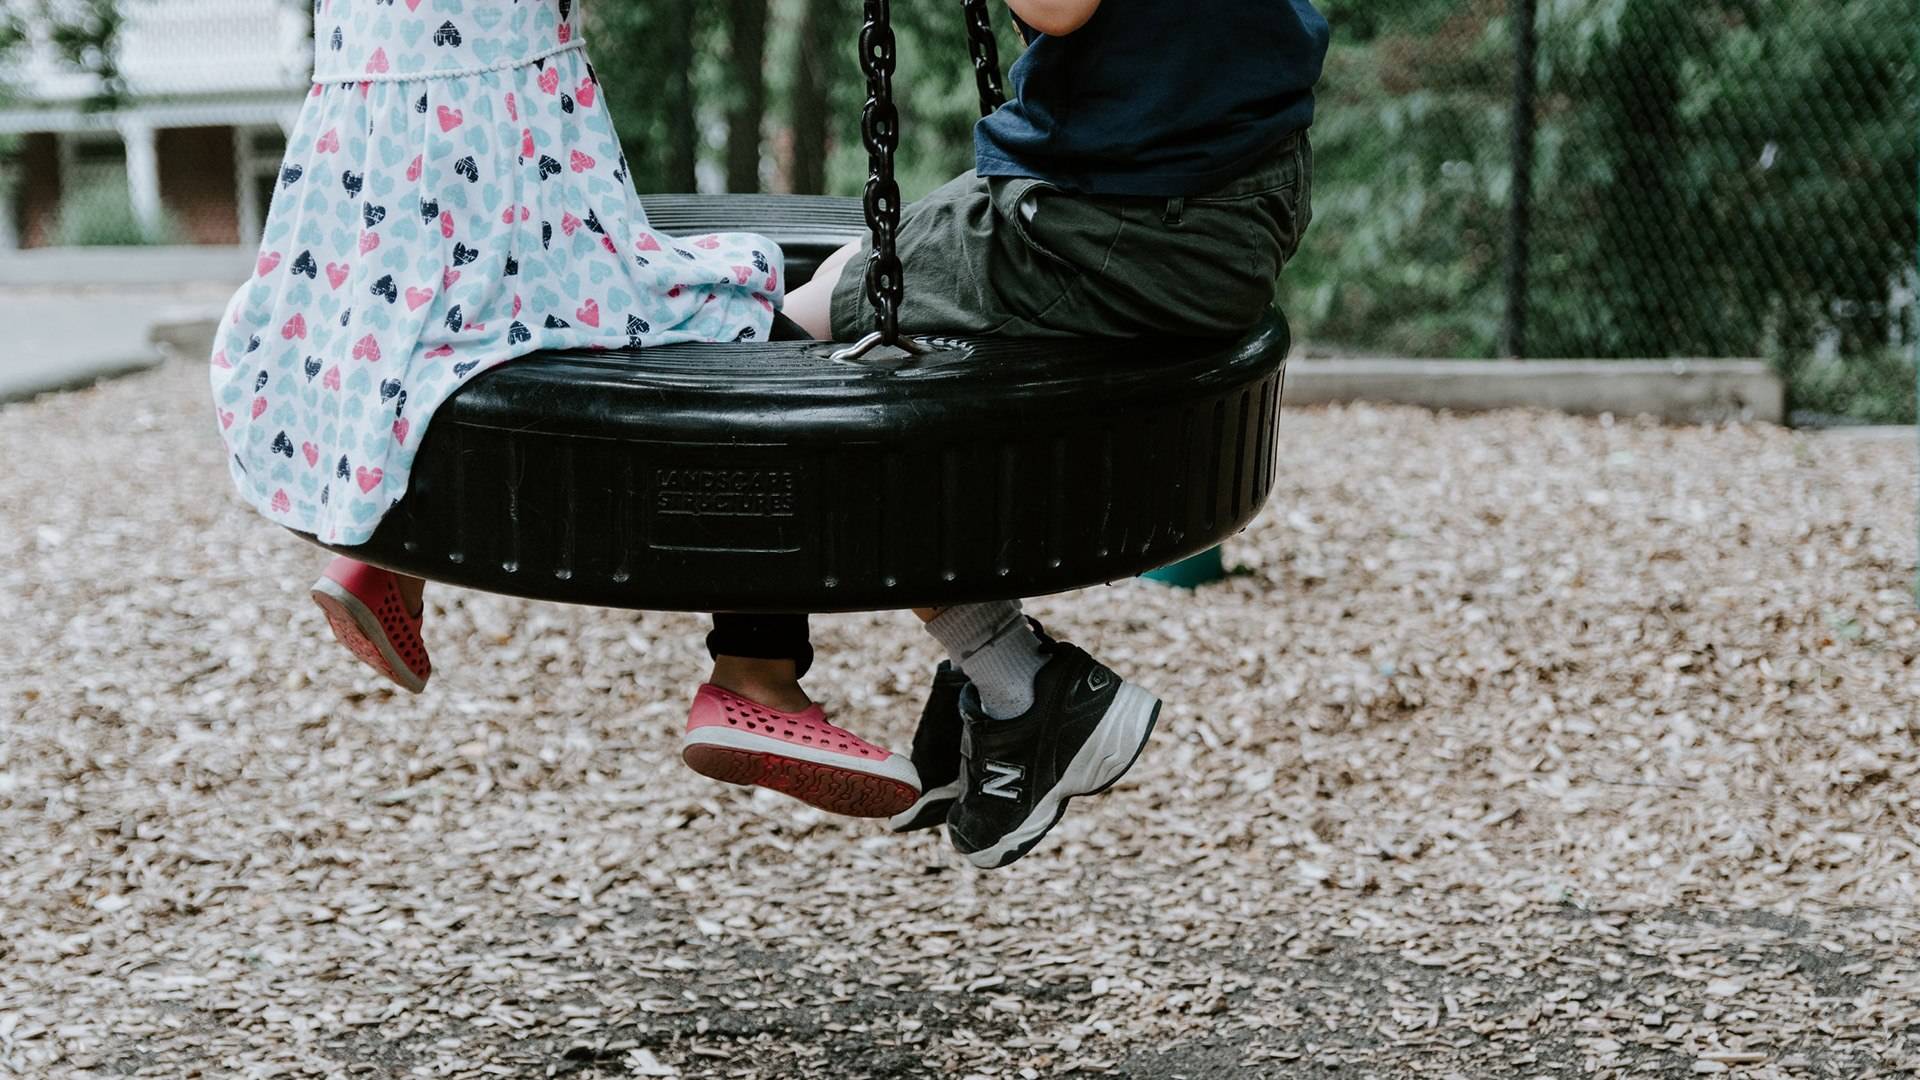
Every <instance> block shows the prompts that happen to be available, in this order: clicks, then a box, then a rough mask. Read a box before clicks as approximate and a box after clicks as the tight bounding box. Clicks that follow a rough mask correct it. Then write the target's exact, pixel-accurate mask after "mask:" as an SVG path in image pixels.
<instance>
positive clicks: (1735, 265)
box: [1282, 0, 1920, 422]
mask: <svg viewBox="0 0 1920 1080" xmlns="http://www.w3.org/2000/svg"><path fill="white" fill-rule="evenodd" d="M1321 6H1322V8H1323V9H1324V10H1325V11H1326V12H1327V14H1328V16H1329V18H1330V19H1331V20H1332V22H1333V24H1334V27H1335V38H1336V44H1335V48H1334V52H1333V55H1332V56H1331V57H1330V60H1329V64H1328V70H1327V76H1326V80H1325V82H1324V84H1323V91H1322V96H1321V109H1320V118H1319V120H1318V122H1317V125H1316V129H1315V149H1316V153H1317V159H1318V160H1317V168H1318V180H1317V183H1316V192H1315V202H1316V211H1317V215H1318V216H1317V219H1316V222H1315V225H1314V233H1313V235H1312V236H1311V238H1310V240H1309V241H1308V245H1307V250H1306V251H1305V252H1304V253H1303V254H1302V256H1301V257H1300V259H1299V260H1298V261H1297V262H1296V264H1295V265H1294V266H1293V267H1292V268H1290V269H1289V271H1288V279H1287V280H1286V281H1285V282H1283V284H1282V298H1283V302H1284V303H1285V304H1286V305H1287V307H1288V309H1289V311H1290V313H1292V314H1293V316H1294V318H1295V321H1296V322H1297V323H1298V324H1299V327H1300V329H1301V330H1302V332H1303V336H1305V337H1306V338H1307V339H1308V340H1309V341H1312V342H1315V343H1317V344H1318V345H1319V346H1321V347H1324V348H1326V349H1328V350H1329V351H1342V350H1351V351H1365V352H1370V353H1391V354H1399V355H1415V356H1437V357H1490V356H1498V355H1503V354H1505V355H1520V356H1529V357H1582V358H1624V357H1764V358H1767V359H1769V360H1771V361H1773V362H1774V363H1775V364H1777V365H1778V366H1779V368H1780V370H1781V371H1782V373H1783V374H1784V375H1785V376H1786V377H1787V379H1788V383H1789V387H1790V390H1789V393H1790V400H1791V402H1792V406H1793V408H1794V410H1795V412H1796V415H1797V417H1798V418H1799V419H1800V420H1802V421H1808V422H1821V421H1828V422H1832V421H1838V420H1843V419H1850V420H1857V421H1879V422H1893V421H1908V420H1911V419H1912V418H1913V413H1914V368H1913V361H1912V356H1913V345H1914V334H1915V331H1916V325H1915V311H1914V305H1915V300H1914V296H1915V289H1914V286H1915V248H1916V241H1915V238H1916V233H1917V232H1920V221H1917V220H1916V204H1917V203H1920V182H1917V181H1916V172H1917V170H1920V154H1917V153H1916V146H1917V145H1920V80H1917V79H1916V56H1920V19H1916V18H1915V17H1914V12H1913V9H1912V6H1911V5H1910V4H1909V3H1906V2H1904V0H1834V2H1831V3H1824V4H1807V3H1804V2H1802V0H1740V2H1728V0H1468V2H1465V3H1461V2H1458V0H1445V2H1441V0H1431V2H1429V0H1397V2H1393V3H1379V2H1361V0H1323V2H1322V4H1321ZM1529 24H1530V25H1531V27H1532V30H1533V33H1532V34H1528V33H1525V32H1524V31H1525V29H1526V28H1527V27H1528V26H1529ZM1529 52H1530V53H1531V55H1529ZM1529 121H1531V125H1532V132H1531V135H1529V132H1528V122H1529ZM1517 164H1518V165H1519V166H1520V167H1518V168H1516V165H1517ZM1529 172H1530V173H1531V175H1530V176H1529V175H1528V174H1529Z"/></svg>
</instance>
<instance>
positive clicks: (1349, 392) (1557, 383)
mask: <svg viewBox="0 0 1920 1080" xmlns="http://www.w3.org/2000/svg"><path fill="white" fill-rule="evenodd" d="M217 326H218V323H217V322H215V321H192V322H177V323H162V324H159V325H156V326H155V327H154V328H153V332H152V334H151V337H152V339H153V341H154V342H155V344H158V345H160V346H162V347H163V348H166V349H169V350H171V351H173V352H176V353H179V354H181V355H183V356H204V355H206V354H207V353H208V352H210V351H212V348H213V335H214V332H215V330H216V329H217ZM1285 400H1286V403H1287V404H1288V405H1330V404H1338V403H1343V402H1350V401H1372V402H1379V403H1381V404H1396V405H1416V406H1421V407H1424V408H1430V409H1452V410H1455V411H1458V412H1485V411H1487V410H1491V409H1552V410H1555V411H1558V412H1565V413H1574V414H1578V415H1587V416H1593V415H1598V414H1600V413H1612V414H1614V415H1615V416H1642V415H1645V416H1653V417H1657V418H1659V419H1661V420H1666V421H1669V422H1672V423H1680V424H1711V423H1723V422H1726V421H1730V420H1732V421H1741V422H1748V423H1756V422H1757V423H1768V424H1778V423H1782V422H1784V421H1785V419H1786V387H1785V386H1784V384H1782V383H1781V381H1780V377H1779V376H1778V375H1776V374H1774V372H1773V369H1772V368H1770V367H1768V366H1767V364H1766V363H1765V362H1764V361H1760V360H1490V361H1489V360H1344V359H1342V360H1294V361H1292V362H1290V363H1289V364H1288V366H1287V390H1286V399H1285Z"/></svg>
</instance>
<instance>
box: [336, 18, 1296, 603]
mask: <svg viewBox="0 0 1920 1080" xmlns="http://www.w3.org/2000/svg"><path fill="white" fill-rule="evenodd" d="M865 5H866V19H865V25H864V27H863V28H862V30H861V35H860V49H861V66H862V68H863V69H864V70H865V72H866V75H867V80H868V100H867V105H866V110H865V113H864V115H863V118H862V128H863V131H864V135H865V141H866V145H867V150H868V155H869V163H870V168H869V176H868V180H867V188H866V197H865V200H864V214H863V212H862V210H863V207H862V202H861V201H858V200H853V199H825V198H799V197H783V196H713V197H704V196H666V197H660V196H656V197H651V198H648V199H647V200H646V207H647V212H648V216H649V218H650V220H651V222H652V224H653V226H654V227H655V228H657V229H659V230H661V231H663V232H669V233H703V232H717V231H736V230H745V231H751V232H758V233H761V234H763V235H766V236H767V237H769V238H770V239H772V240H774V241H775V242H777V243H780V244H781V245H782V246H783V247H784V248H785V250H786V252H787V254H788V256H789V259H790V263H789V268H788V276H789V279H790V281H795V282H797V281H801V280H804V278H805V277H806V276H809V275H811V274H812V273H813V271H814V270H815V269H816V268H817V267H818V265H819V263H820V261H821V260H822V259H824V258H825V257H826V256H827V255H828V254H830V253H831V252H833V251H834V250H835V249H837V248H838V247H840V246H841V245H843V244H845V243H846V242H848V241H850V240H855V239H859V238H860V237H861V236H862V234H863V233H870V234H871V235H872V237H873V241H874V245H873V251H872V254H871V255H870V257H869V259H868V263H867V277H866V293H867V298H868V299H869V300H870V301H871V302H872V304H873V307H874V311H875V329H874V333H873V334H871V335H869V337H868V338H867V339H866V340H864V341H863V342H861V343H860V344H859V345H856V346H854V347H852V348H846V347H842V346H837V345H833V344H831V343H822V342H813V341H770V342H760V343H747V344H732V345H675V346H670V347H664V348H653V349H644V350H635V351H629V352H599V353H593V352H549V353H539V354H535V355H532V356H528V357H524V358H522V359H519V360H516V361H514V362H513V363H510V364H504V365H502V366H500V367H498V368H495V369H494V370H493V371H490V372H488V373H486V374H484V375H481V376H479V377H477V378H475V379H474V380H473V381H472V382H471V383H469V384H468V385H467V386H465V387H463V388H462V389H461V390H460V391H459V392H458V393H456V394H455V395H454V396H453V397H452V398H450V399H449V400H447V401H446V402H445V403H444V404H443V405H442V406H441V407H440V409H439V411H438V413H437V414H436V417H435V419H434V422H433V424H432V425H431V429H430V431H429V432H428V434H427V437H426V439H425V441H424V443H423V444H422V446H421V448H420V452H419V454H418V456H417V457H416V459H415V463H414V468H413V476H412V481H411V484H410V486H409V491H408V493H407V495H406V497H405V498H403V499H402V500H401V501H400V503H399V504H398V505H397V506H395V507H394V508H393V509H392V510H391V511H390V512H389V513H388V514H387V516H386V518H385V520H384V521H383V522H382V523H381V525H380V528H379V530H378V532H377V533H376V534H375V535H374V537H373V538H372V539H371V540H370V541H369V542H368V543H366V544H364V545H361V546H358V547H354V548H341V549H338V550H340V551H341V552H342V553H343V554H347V555H351V556H352V557H354V558H356V559H360V560H363V561H365V562H370V563H373V564H376V565H379V566H383V567H386V568H388V569H391V570H395V571H399V572H402V573H406V574H412V575H417V576H419V577H424V578H427V579H430V580H433V581H440V582H445V583H448V584H453V585H460V586H465V587H467V588H472V589H479V590H483V591H487V592H498V593H508V594H512V595H517V596H525V597H531V598H534V599H542V600H555V601H563V602H567V603H576V604H589V605H593V606H596V607H619V608H634V609H645V610H660V611H702V612H705V611H736V612H830V611H861V610H880V609H897V608H904V607H909V606H933V605H944V604H955V603H967V602H975V601H982V600H993V599H1006V598H1011V597H1026V596H1039V595H1043V594H1046V593H1053V592H1061V591H1064V590H1068V589H1075V588H1082V587H1085V586H1088V585H1096V584H1100V583H1102V582H1107V581H1113V580H1117V579H1120V578H1124V577H1129V576H1132V575H1134V574H1138V573H1141V572H1143V571H1146V570H1150V569H1153V568H1154V567H1156V566H1161V565H1164V564H1166V563H1170V562H1174V561H1176V560H1179V559H1182V558H1185V557H1187V556H1190V555H1193V554H1195V553H1197V552H1200V551H1204V550H1206V549H1207V548H1209V547H1212V546H1213V545H1215V544H1217V543H1219V542H1220V541H1221V540H1223V539H1225V538H1226V537H1228V536H1231V535H1233V534H1234V533H1236V532H1238V531H1239V530H1240V529H1241V528H1243V527H1245V525H1246V524H1247V523H1248V522H1249V521H1250V520H1251V519H1252V518H1253V516H1254V514H1255V513H1257V512H1258V511H1259V509H1260V507H1261V505H1262V504H1263V503H1264V502H1265V501H1266V498H1267V495H1268V493H1269V492H1270V491H1271V490H1272V487H1273V479H1274V473H1275V468H1276V464H1277V463H1276V461H1275V458H1274V448H1275V435H1276V432H1275V424H1276V421H1277V419H1278V411H1279V407H1280V395H1281V387H1282V382H1283V379H1284V374H1285V366H1286V354H1287V351H1288V347H1289V338H1288V332H1287V327H1286V324H1285V321H1284V320H1283V319H1282V318H1281V317H1280V316H1279V313H1278V312H1277V311H1276V312H1274V313H1273V315H1272V316H1271V317H1270V318H1268V319H1267V320H1266V321H1265V322H1263V323H1262V324H1261V325H1260V326H1258V327H1256V328H1255V329H1254V330H1253V331H1252V332H1251V333H1249V334H1247V335H1246V336H1245V337H1243V338H1241V339H1239V340H1237V341H1201V340H1193V339H1177V338H1141V339H1125V340H1068V341H1062V340H1057V339H1045V340H1010V339H998V338H985V339H979V338H976V339H950V338H940V339H903V338H902V337H901V336H900V333H899V323H898V319H899V310H900V300H901V296H902V282H901V277H902V275H901V269H900V261H899V259H898V257H897V256H896V254H895V250H894V243H895V235H896V232H897V230H898V227H899V221H900V192H899V188H898V186H897V185H896V184H895V182H894V168H893V164H894V163H893V158H894V152H895V150H896V149H897V147H898V144H899V130H898V128H899V125H898V113H897V111H896V110H895V107H894V104H893V88H892V83H893V71H894V64H895V47H894V36H893V31H892V26H891V19H890V7H889V0H865ZM964 6H965V13H966V17H967V25H968V36H969V41H970V43H971V48H972V52H973V61H974V68H975V72H976V75H977V78H978V82H979V86H980V94H981V103H982V109H983V111H985V112H991V111H993V110H994V109H996V108H998V107H999V106H1000V104H1001V103H1002V101H1003V95H1002V92H1001V87H1000V68H999V63H998V59H997V56H996V53H995V48H994V39H993V30H992V24H991V22H990V19H989V15H988V11H987V6H986V0H964Z"/></svg>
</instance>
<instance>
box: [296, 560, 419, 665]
mask: <svg viewBox="0 0 1920 1080" xmlns="http://www.w3.org/2000/svg"><path fill="white" fill-rule="evenodd" d="M312 595H313V602H314V603H315V604H317V605H318V606H319V608H320V610H321V612H322V613H324V614H325V615H326V617H327V623H328V625H330V626H332V627H333V636H334V637H335V638H337V639H338V640H339V642H340V644H342V645H345V646H346V647H347V651H348V652H351V653H352V654H353V655H354V656H356V657H358V658H359V659H360V661H361V662H362V663H364V664H366V665H367V666H368V667H370V668H372V669H373V670H375V671H377V672H379V673H380V674H382V675H384V676H386V677H387V678H388V679H389V680H391V681H392V682H393V683H395V684H396V685H398V686H399V687H400V688H401V689H403V690H405V691H407V692H408V693H411V694H418V693H420V692H421V691H423V690H425V689H426V688H427V680H426V679H425V678H424V677H422V676H420V675H416V674H414V672H413V669H411V668H409V667H408V666H407V664H406V661H404V660H402V659H401V658H400V652H399V650H398V649H395V648H394V645H393V641H392V640H391V639H390V638H389V637H388V636H387V631H386V628H385V627H383V626H381V625H380V618H379V616H377V615H375V614H374V613H373V612H372V611H371V610H370V609H368V607H367V605H366V604H365V603H364V602H363V601H361V599H360V598H359V597H358V596H355V595H354V594H353V593H352V592H351V591H350V590H349V589H348V588H347V587H346V586H344V585H342V584H340V583H339V582H337V581H335V580H333V579H332V578H330V577H323V578H321V579H320V580H319V581H316V582H314V584H313V593H312Z"/></svg>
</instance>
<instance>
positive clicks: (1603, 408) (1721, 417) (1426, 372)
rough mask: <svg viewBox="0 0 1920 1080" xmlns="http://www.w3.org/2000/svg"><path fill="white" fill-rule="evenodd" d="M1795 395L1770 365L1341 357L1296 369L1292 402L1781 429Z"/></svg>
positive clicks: (1299, 363)
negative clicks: (1788, 399)
mask: <svg viewBox="0 0 1920 1080" xmlns="http://www.w3.org/2000/svg"><path fill="white" fill-rule="evenodd" d="M1786 397H1787V393H1786V385H1785V384H1784V383H1783V382H1782V381H1781V380H1780V377H1779V376H1778V375H1777V374H1775V373H1774V371H1773V369H1772V368H1771V367H1769V366H1768V365H1767V363H1766V362H1765V361H1763V360H1385V359H1382V360H1362V359H1334V360H1294V361H1292V362H1290V363H1289V364H1288V365H1287V389H1286V396H1285V401H1286V403H1287V404H1288V405H1327V404H1334V403H1338V402H1348V401H1371V402H1378V403H1381V404H1395V405H1419V406H1424V407H1426V408H1431V409H1451V410H1455V411H1458V412H1484V411H1487V410H1491V409H1552V410H1555V411H1557V412H1564V413H1573V414H1576V415H1585V416H1594V415H1598V414H1600V413H1612V414H1613V415H1615V416H1652V417H1656V418H1658V419H1661V420H1666V421H1669V422H1672V423H1680V424H1713V423H1724V422H1726V421H1742V422H1759V423H1768V424H1779V423H1783V422H1785V420H1786Z"/></svg>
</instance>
